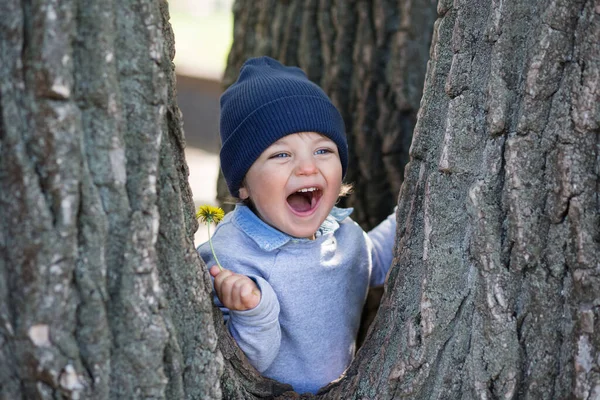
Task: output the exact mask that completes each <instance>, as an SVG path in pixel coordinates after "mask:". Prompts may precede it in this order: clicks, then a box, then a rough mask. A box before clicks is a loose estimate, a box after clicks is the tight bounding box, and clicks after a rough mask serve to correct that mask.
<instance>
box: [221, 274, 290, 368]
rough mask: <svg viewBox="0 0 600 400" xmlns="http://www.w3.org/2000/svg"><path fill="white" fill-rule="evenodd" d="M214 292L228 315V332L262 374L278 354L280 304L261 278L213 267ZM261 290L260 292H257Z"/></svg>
mask: <svg viewBox="0 0 600 400" xmlns="http://www.w3.org/2000/svg"><path fill="white" fill-rule="evenodd" d="M210 274H211V275H212V276H213V277H214V278H215V282H214V283H215V292H216V294H217V297H218V298H219V301H220V302H221V303H222V304H223V306H224V307H225V308H226V309H222V310H223V312H224V314H226V315H228V316H229V318H228V320H227V325H228V328H229V332H230V333H231V335H232V336H233V338H234V339H235V341H236V342H237V344H238V346H240V348H241V349H242V351H243V352H244V354H246V357H247V358H248V360H249V361H250V364H252V365H253V366H254V368H256V369H257V370H258V371H259V372H264V371H265V370H266V369H267V368H268V367H269V366H270V365H271V363H272V362H273V360H274V359H275V356H277V353H278V352H279V346H280V343H281V329H280V326H279V302H278V301H277V297H276V296H275V293H274V292H273V289H272V288H271V286H270V285H269V284H268V283H267V281H265V280H264V279H262V278H260V277H253V278H252V279H251V278H250V277H248V276H246V275H242V274H237V273H234V272H232V271H229V270H227V269H224V270H222V271H221V270H220V269H219V267H217V266H213V267H212V268H211V269H210ZM259 287H260V289H259Z"/></svg>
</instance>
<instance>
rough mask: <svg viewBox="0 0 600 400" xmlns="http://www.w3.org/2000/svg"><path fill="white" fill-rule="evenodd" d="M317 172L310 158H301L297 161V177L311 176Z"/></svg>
mask: <svg viewBox="0 0 600 400" xmlns="http://www.w3.org/2000/svg"><path fill="white" fill-rule="evenodd" d="M316 172H317V164H316V163H315V160H314V159H313V158H312V157H303V158H300V159H298V165H297V166H296V173H297V174H298V175H313V174H315V173H316Z"/></svg>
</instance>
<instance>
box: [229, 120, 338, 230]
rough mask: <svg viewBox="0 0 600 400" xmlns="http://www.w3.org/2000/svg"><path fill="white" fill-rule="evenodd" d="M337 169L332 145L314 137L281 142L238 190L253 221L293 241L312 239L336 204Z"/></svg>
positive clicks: (262, 157)
mask: <svg viewBox="0 0 600 400" xmlns="http://www.w3.org/2000/svg"><path fill="white" fill-rule="evenodd" d="M341 185H342V163H341V162H340V156H339V154H338V148H337V146H336V144H335V143H334V142H333V141H331V140H330V139H328V138H326V137H325V136H323V135H320V134H318V133H315V132H302V133H294V134H291V135H287V136H284V137H283V138H281V139H279V140H278V141H276V142H275V143H273V144H272V145H271V146H269V147H268V148H267V149H266V150H265V151H264V152H263V153H262V154H261V155H260V157H259V158H258V159H257V160H256V161H255V162H254V164H252V166H251V167H250V169H249V170H248V173H247V174H246V178H245V181H244V186H243V187H242V188H240V198H242V199H247V198H250V200H251V201H252V203H253V204H254V207H255V208H256V211H257V212H258V214H259V217H260V218H261V219H262V220H263V221H265V222H266V223H267V224H269V225H271V226H273V227H275V228H277V229H279V230H280V231H282V232H285V233H287V234H288V235H291V236H294V237H303V238H312V237H313V235H314V233H315V232H316V231H317V229H318V228H319V226H321V224H322V223H323V221H324V220H325V218H327V215H328V214H329V212H330V211H331V209H332V208H333V206H334V205H335V202H336V201H337V198H338V195H339V192H340V187H341Z"/></svg>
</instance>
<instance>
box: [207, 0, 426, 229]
mask: <svg viewBox="0 0 600 400" xmlns="http://www.w3.org/2000/svg"><path fill="white" fill-rule="evenodd" d="M435 10H436V9H435V1H434V0H403V1H385V0H383V1H350V0H320V1H317V0H310V1H306V0H290V1H281V0H259V1H249V0H238V1H237V2H236V3H235V5H234V40H233V45H232V48H231V52H230V53H229V59H228V63H227V69H226V71H225V76H224V86H226V87H227V86H229V85H231V84H232V83H233V82H234V81H235V79H236V78H237V76H238V73H239V70H240V67H241V66H242V64H243V63H244V61H246V59H248V58H249V57H254V56H259V55H268V56H271V57H273V58H276V59H278V60H280V61H281V62H282V63H284V64H287V65H296V66H300V67H301V68H302V69H303V70H304V71H305V72H306V73H307V75H308V77H309V78H310V79H311V80H312V81H314V82H315V83H317V84H318V85H320V86H321V87H322V88H323V89H324V90H325V92H326V93H327V94H328V95H329V96H330V97H331V99H332V101H333V102H334V104H335V105H336V106H337V107H338V108H339V110H340V112H341V114H342V117H343V118H344V121H345V124H346V131H347V137H348V145H349V148H350V157H349V165H348V174H347V176H346V179H345V181H346V182H348V183H352V184H353V186H354V189H355V190H354V192H355V193H354V194H353V195H352V196H350V197H349V198H347V199H342V201H341V202H340V205H342V206H347V207H354V213H353V214H352V217H353V218H354V220H355V221H357V222H358V223H359V224H360V225H361V226H362V227H363V228H364V229H367V230H368V229H371V228H373V227H374V226H375V225H377V224H378V223H379V222H381V221H382V220H383V219H384V218H385V217H387V216H388V215H389V213H390V212H391V211H392V209H393V208H394V206H395V205H396V202H397V195H398V192H399V190H400V185H401V184H402V178H403V175H404V165H405V164H406V163H407V162H408V149H409V146H410V141H411V135H412V130H413V127H414V124H415V121H416V115H417V110H418V109H419V101H420V99H421V94H422V88H423V80H424V78H425V69H426V65H427V57H428V49H429V45H430V42H431V32H432V28H433V22H434V21H435V16H436V11H435ZM217 187H218V197H219V200H220V201H221V202H222V203H223V202H225V206H226V207H229V209H231V208H233V207H232V206H231V204H230V203H231V201H230V195H229V193H228V191H227V186H226V185H225V181H224V179H223V177H222V176H220V178H219V182H218V185H217ZM228 199H229V201H228ZM227 203H229V204H227Z"/></svg>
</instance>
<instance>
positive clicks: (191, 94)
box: [169, 0, 233, 245]
mask: <svg viewBox="0 0 600 400" xmlns="http://www.w3.org/2000/svg"><path fill="white" fill-rule="evenodd" d="M232 5H233V0H169V12H170V14H171V25H172V27H173V31H174V32H175V48H176V54H175V71H176V73H177V101H178V104H179V108H180V109H181V112H182V113H183V124H184V126H183V127H184V130H185V136H186V142H187V148H186V160H187V163H188V166H189V168H190V177H189V182H190V186H191V188H192V192H193V194H194V202H195V203H196V206H198V205H200V204H211V205H217V201H216V182H217V175H218V171H219V160H218V154H219V147H220V143H219V96H220V95H221V91H222V87H221V78H222V75H223V71H224V70H225V65H226V62H227V55H228V53H229V49H230V47H231V42H232V38H233V14H232V11H231V8H232ZM206 38H210V40H206ZM212 230H213V229H212V228H211V231H212ZM207 239H208V235H207V229H206V227H205V226H200V228H198V232H196V237H195V241H196V245H199V244H201V243H203V242H204V241H206V240H207Z"/></svg>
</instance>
